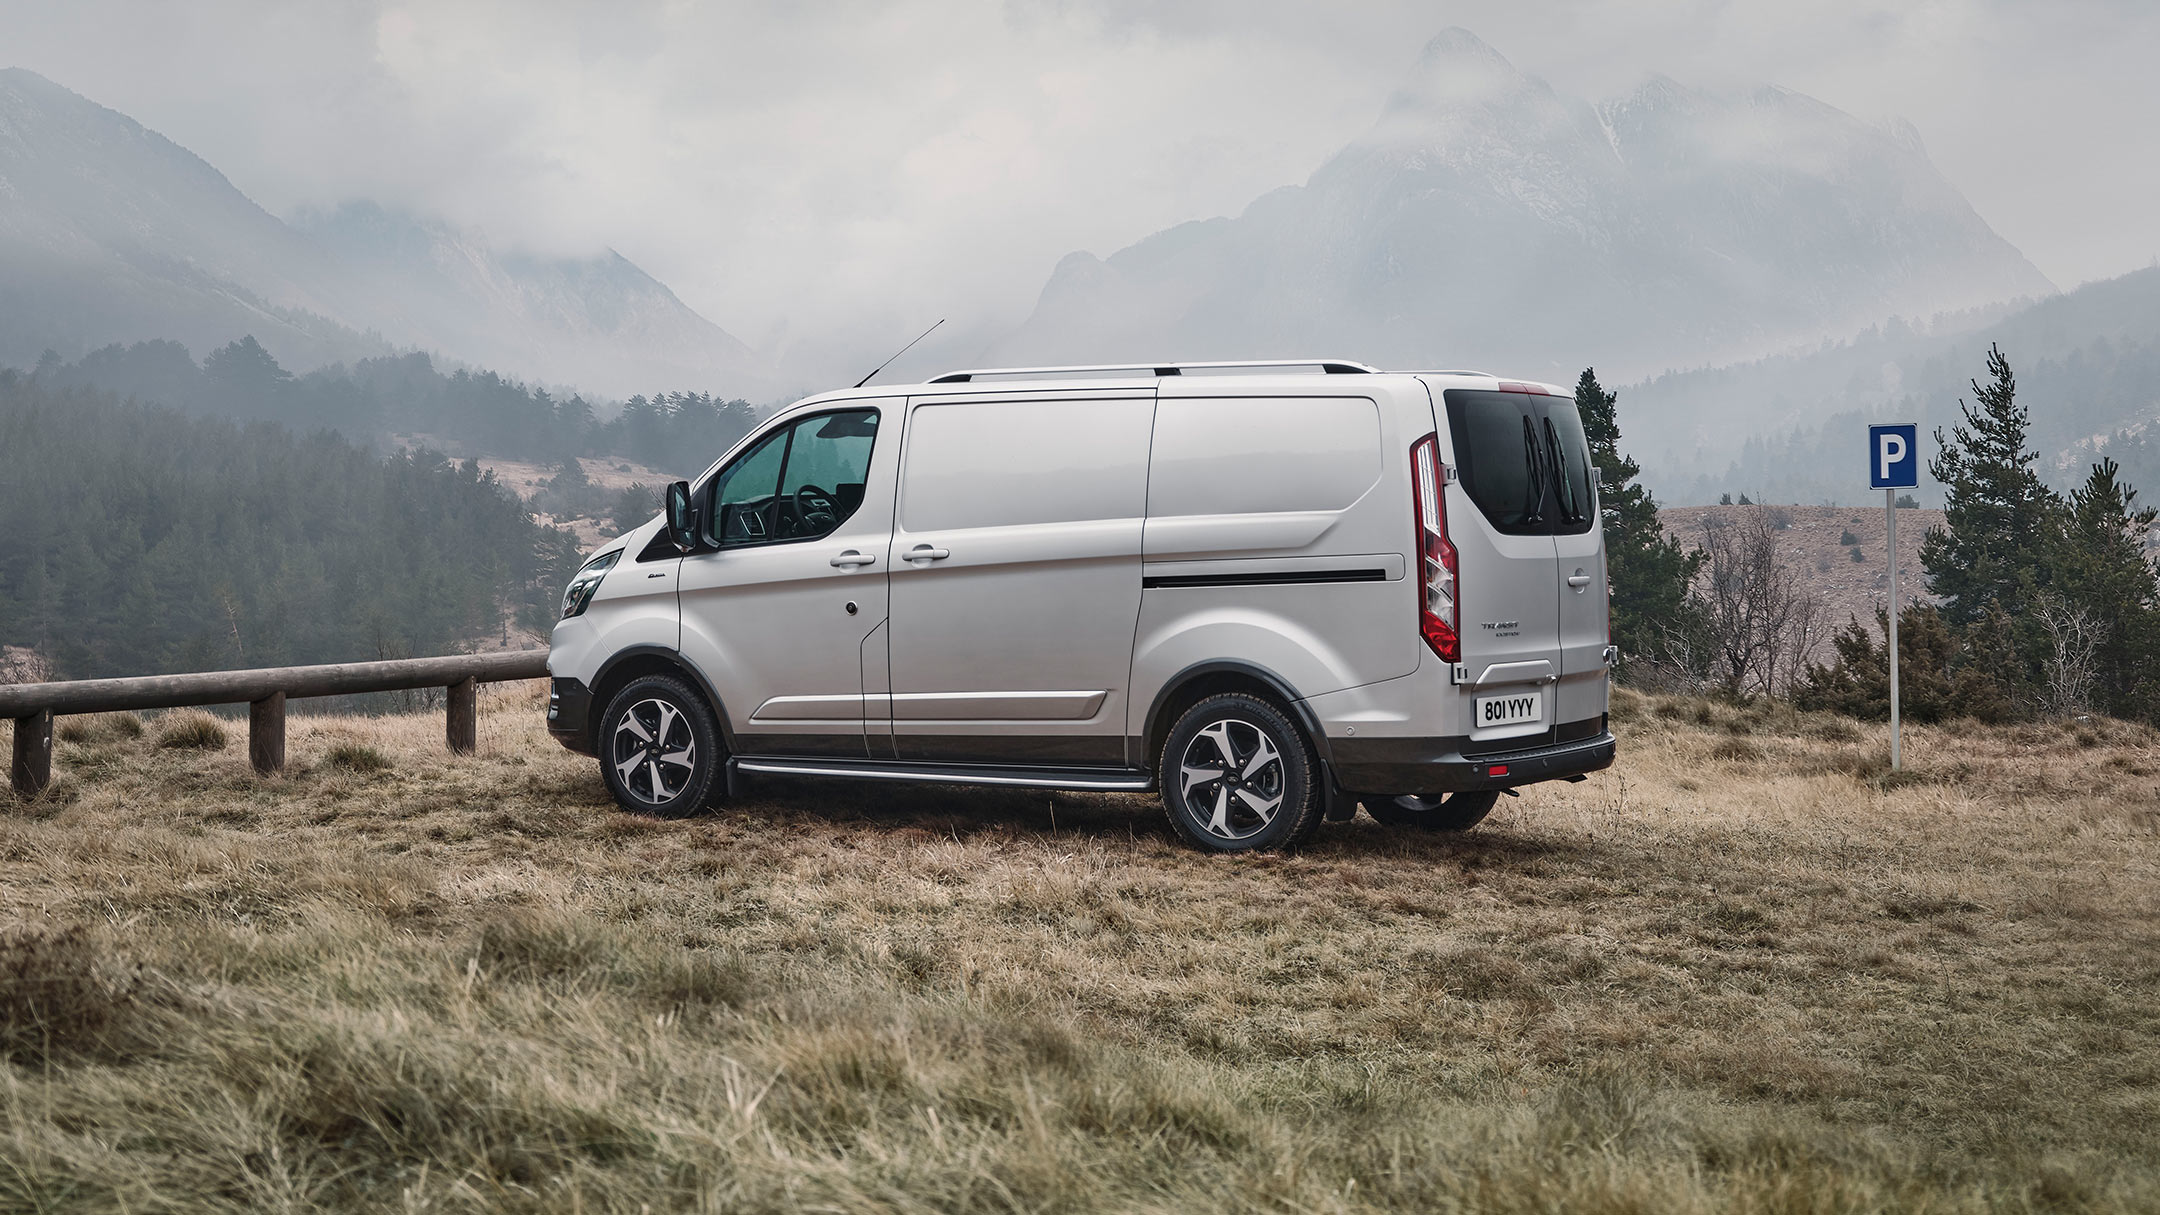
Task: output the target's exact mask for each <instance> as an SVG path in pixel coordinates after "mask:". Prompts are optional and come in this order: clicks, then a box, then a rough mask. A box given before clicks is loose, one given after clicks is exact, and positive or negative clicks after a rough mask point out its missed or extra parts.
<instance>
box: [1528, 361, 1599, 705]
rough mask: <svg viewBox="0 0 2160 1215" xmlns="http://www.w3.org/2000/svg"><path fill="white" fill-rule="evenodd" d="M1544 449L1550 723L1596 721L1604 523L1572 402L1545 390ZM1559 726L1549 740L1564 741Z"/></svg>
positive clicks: (1579, 419) (1586, 443)
mask: <svg viewBox="0 0 2160 1215" xmlns="http://www.w3.org/2000/svg"><path fill="white" fill-rule="evenodd" d="M1540 412H1542V413H1543V414H1544V415H1545V416H1544V421H1543V423H1542V429H1543V430H1544V439H1545V443H1546V456H1547V461H1548V464H1549V465H1550V467H1551V469H1552V472H1553V491H1554V499H1555V501H1554V508H1555V509H1554V519H1553V549H1554V556H1555V557H1556V558H1557V559H1558V560H1559V563H1560V568H1559V574H1560V577H1559V586H1558V594H1559V597H1560V683H1559V685H1558V687H1557V688H1556V689H1555V699H1556V700H1557V701H1558V703H1559V711H1558V714H1557V716H1555V718H1554V719H1553V720H1554V723H1555V724H1556V725H1559V726H1567V725H1571V724H1575V723H1579V722H1584V721H1602V719H1603V718H1604V716H1605V709H1606V697H1607V694H1608V691H1609V688H1610V684H1609V681H1608V680H1607V679H1606V666H1605V647H1606V645H1607V644H1609V643H1610V641H1611V638H1612V632H1611V629H1610V628H1609V627H1608V624H1607V619H1606V613H1607V612H1608V611H1609V609H1610V602H1609V596H1608V595H1607V592H1606V578H1605V529H1604V528H1603V527H1601V526H1599V519H1598V512H1599V510H1600V505H1599V503H1598V498H1597V486H1596V484H1595V482H1596V477H1594V476H1593V475H1592V474H1591V471H1590V444H1589V441H1588V440H1587V439H1586V438H1585V436H1584V434H1583V428H1582V417H1581V416H1580V414H1578V413H1577V411H1576V408H1575V402H1574V401H1572V400H1570V399H1568V398H1566V397H1545V398H1542V400H1541V402H1540ZM1580 736H1581V735H1580V733H1576V734H1573V735H1571V734H1570V733H1568V732H1566V731H1563V732H1562V733H1561V734H1560V735H1559V736H1558V737H1557V739H1556V741H1560V742H1567V741H1569V740H1570V738H1571V737H1580Z"/></svg>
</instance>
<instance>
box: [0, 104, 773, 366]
mask: <svg viewBox="0 0 2160 1215" xmlns="http://www.w3.org/2000/svg"><path fill="white" fill-rule="evenodd" d="M249 333H252V334H254V335H255V336H256V337H257V339H258V340H260V341H261V342H262V344H263V345H264V346H265V347H266V348H268V349H269V350H270V351H271V352H272V353H274V354H275V355H276V356H277V357H278V359H279V361H280V362H282V363H283V364H284V365H285V366H287V367H288V368H292V369H296V370H304V369H306V368H308V367H312V366H316V365H319V364H322V363H325V362H331V361H335V360H339V359H350V358H354V357H358V356H362V355H368V354H381V353H388V352H389V351H390V350H392V349H394V348H417V349H423V350H429V351H432V352H435V353H438V354H441V355H445V356H448V357H449V358H450V359H452V360H455V361H460V362H466V363H474V364H480V365H485V366H490V367H494V368H496V369H498V370H501V371H503V372H505V373H506V374H510V375H513V376H517V377H521V378H525V379H531V380H539V381H545V382H550V383H562V384H571V385H575V386H577V387H580V388H583V389H585V390H586V391H596V392H600V393H624V394H626V393H630V392H636V391H649V390H651V389H652V388H653V387H654V386H656V385H690V386H709V387H713V388H724V389H729V390H731V391H732V392H741V391H744V389H743V388H742V387H739V386H740V385H744V384H747V383H751V382H754V381H755V379H756V377H757V375H758V374H759V370H758V367H757V360H756V359H755V357H754V356H753V355H752V354H751V352H750V351H749V350H748V348H746V347H745V346H744V345H743V344H742V343H741V342H739V341H737V340H736V339H735V338H733V337H731V336H729V335H728V334H727V333H726V332H724V331H722V330H721V329H720V328H719V327H718V326H715V325H713V324H712V323H711V322H710V321H707V320H706V319H705V318H703V317H701V316H699V315H698V314H697V313H696V312H694V311H692V310H691V309H690V308H688V307H687V306H685V305H684V304H683V303H682V301H680V300H679V299H677V298H676V297H675V295H674V293H673V292H671V291H669V290H668V288H667V287H666V286H665V285H663V284H662V283H660V282H658V281H657V280H655V279H653V278H652V277H651V276H650V275H648V274H646V273H645V272H644V271H642V270H640V269H639V268H638V267H636V266H635V265H633V264H631V263H630V262H629V261H627V260H626V259H624V258H622V257H620V256H619V255H616V254H614V253H612V252H610V253H606V254H604V255H602V256H599V257H594V258H587V259H567V260H564V259H555V260H550V259H543V258H533V257H526V256H520V255H517V254H515V253H512V252H505V251H501V250H497V249H493V248H491V247H490V246H489V245H488V244H487V243H486V242H485V240H484V239H482V238H481V237H480V236H478V235H477V234H475V233H470V232H462V231H459V230H456V229H454V228H451V227H449V226H447V225H444V224H441V223H436V222H433V221H429V220H425V219H421V218H417V217H413V216H407V215H400V214H396V213H392V212H387V211H384V210H382V209H380V208H377V207H374V206H372V205H367V204H357V205H350V206H347V207H343V208H340V209H338V210H335V211H331V212H327V213H321V214H314V215H309V216H305V217H303V220H302V222H301V223H300V224H298V225H293V224H287V223H285V222H283V221H281V220H279V219H278V218H277V217H275V216H273V215H271V214H270V213H268V212H267V211H265V210H263V209H262V208H261V207H259V206H257V205H256V204H255V203H254V202H253V201H251V200H250V199H249V198H248V197H247V196H246V195H245V194H243V193H241V192H240V191H239V190H238V189H236V188H235V187H234V186H233V184H232V183H231V182H229V181H227V180H226V179H225V177H224V176H223V175H222V174H220V173H219V172H218V171H217V170H216V169H215V168H213V167H211V166H210V165H209V164H207V163H206V162H204V161H203V160H202V159H201V158H200V157H197V156H195V155H194V154H193V153H191V152H189V151H188V150H187V149H185V148H182V147H180V146H179V145H178V144H175V143H173V142H172V141H171V140H168V139H166V138H165V137H163V136H161V135H159V134H157V133H156V132H154V131H150V130H147V129H145V128H144V127H143V126H142V125H141V124H139V123H137V122H135V121H134V120H132V119H130V118H128V117H127V116H126V115H124V114H120V113H118V112H116V111H113V110H110V109H107V108H105V107H103V106H100V105H98V104H96V103H95V102H92V101H90V100H88V99H86V98H84V97H81V96H78V95H77V94H75V93H72V92H69V91H68V90H67V89H65V88H62V87H60V86H59V85H56V84H54V83H53V82H51V81H49V80H46V79H45V78H43V77H41V76H39V75H37V74H36V73H34V72H29V71H25V70H22V69H7V70H4V71H0V364H13V365H17V366H26V365H28V364H30V363H31V362H34V361H35V360H36V359H37V358H38V356H39V354H40V353H41V352H42V351H44V350H45V349H47V348H51V349H53V350H56V351H58V352H59V353H60V354H62V355H63V356H64V357H69V358H72V357H75V356H78V355H80V354H81V353H83V352H84V351H87V350H91V349H95V348H97V347H100V346H103V345H106V344H108V343H112V342H134V341H143V340H150V339H160V338H163V339H174V340H178V341H180V342H182V343H184V344H186V345H187V346H188V347H189V348H190V349H191V350H193V351H194V352H195V353H196V354H197V355H201V354H203V353H206V352H207V351H208V350H210V349H211V348H214V347H216V346H218V345H222V344H224V343H226V342H229V341H231V340H233V339H235V338H238V337H240V336H242V335H244V334H249Z"/></svg>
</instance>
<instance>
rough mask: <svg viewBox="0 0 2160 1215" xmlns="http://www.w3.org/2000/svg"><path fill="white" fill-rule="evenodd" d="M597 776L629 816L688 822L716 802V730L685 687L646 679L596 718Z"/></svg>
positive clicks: (662, 678)
mask: <svg viewBox="0 0 2160 1215" xmlns="http://www.w3.org/2000/svg"><path fill="white" fill-rule="evenodd" d="M599 742H600V746H599V748H598V749H599V752H600V776H601V779H603V780H605V781H606V782H607V787H608V792H609V793H612V794H614V795H615V801H616V803H617V804H619V805H620V806H622V808H623V809H625V810H628V811H630V812H631V813H633V814H650V815H653V816H655V817H658V818H685V817H687V816H689V815H692V814H696V813H697V812H698V811H700V810H703V809H704V808H705V807H706V806H707V805H708V804H710V803H711V801H712V800H713V792H714V789H715V788H716V786H717V785H718V784H719V778H720V770H721V764H722V763H723V762H725V756H723V755H722V754H721V743H720V725H719V722H718V721H716V720H715V719H714V717H713V713H712V708H711V706H709V705H707V704H706V703H705V698H704V697H703V696H700V695H698V693H697V691H696V689H694V688H692V687H691V686H690V685H689V684H688V683H686V682H684V681H683V680H680V679H677V678H675V677H674V676H672V675H646V676H643V677H641V678H638V679H633V680H631V681H630V682H629V683H628V684H626V685H624V686H623V689H622V691H620V692H617V693H615V695H614V697H613V698H612V699H611V700H609V701H608V707H607V712H606V713H604V714H603V715H602V716H601V718H600V739H599Z"/></svg>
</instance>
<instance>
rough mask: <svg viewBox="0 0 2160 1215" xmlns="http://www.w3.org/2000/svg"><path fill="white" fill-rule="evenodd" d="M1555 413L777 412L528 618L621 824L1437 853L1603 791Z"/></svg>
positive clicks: (1422, 384)
mask: <svg viewBox="0 0 2160 1215" xmlns="http://www.w3.org/2000/svg"><path fill="white" fill-rule="evenodd" d="M1596 485H1597V471H1596V470H1595V469H1593V468H1591V467H1590V464H1589V453H1588V448H1587V446H1586V444H1585V442H1584V438H1583V431H1582V424H1581V421H1580V419H1579V418H1578V417H1577V415H1576V411H1575V403H1574V400H1573V399H1572V397H1571V396H1569V395H1568V394H1566V393H1565V392H1563V391H1562V390H1560V389H1558V388H1554V387H1551V386H1548V385H1544V384H1533V383H1524V382H1519V381H1512V380H1500V379H1496V378H1494V377H1492V376H1490V375H1485V374H1482V373H1478V372H1457V371H1445V372H1415V373H1384V372H1380V371H1376V370H1375V369H1373V368H1370V367H1366V366H1363V365H1361V364H1356V363H1346V362H1337V361H1313V362H1286V363H1238V364H1220V363H1214V364H1194V363H1185V364H1175V365H1162V366H1141V367H1083V368H1029V369H1004V370H986V371H961V372H954V373H952V374H949V375H942V376H939V377H937V378H936V379H933V380H931V381H929V382H928V383H925V384H917V385H910V386H905V387H898V388H892V387H887V388H855V389H851V390H848V391H843V392H834V393H828V394H825V395H822V396H815V397H811V398H809V399H808V400H805V401H801V402H799V403H797V404H795V405H793V406H790V407H788V408H786V409H783V410H781V411H779V412H778V413H776V414H774V415H773V416H772V417H771V418H770V419H768V420H767V421H766V422H764V423H763V424H762V425H760V426H759V427H758V429H757V430H756V431H755V432H754V433H753V434H751V435H750V436H749V437H748V438H746V439H744V440H743V441H742V442H741V443H738V444H737V445H736V446H735V447H734V449H733V450H731V451H729V452H728V453H727V454H726V455H725V456H723V457H722V458H721V459H720V460H719V461H717V462H716V463H714V464H713V466H712V467H711V468H709V469H707V470H706V472H705V474H704V475H703V476H701V477H699V478H698V479H697V480H696V481H694V482H676V483H675V484H674V485H672V486H669V487H668V493H667V509H666V511H665V513H664V514H662V515H661V516H660V517H657V518H655V519H654V520H653V521H652V522H650V523H648V524H646V525H645V526H643V527H640V528H638V529H637V530H635V531H633V532H631V533H630V534H628V535H627V536H624V537H622V538H621V539H620V540H618V541H614V542H611V543H610V544H608V545H606V546H605V547H604V549H603V551H602V552H601V553H600V554H599V555H598V556H596V557H594V558H593V559H592V560H591V561H590V562H588V563H587V564H586V565H585V567H584V568H583V569H582V570H580V571H579V573H578V575H577V577H576V578H575V579H574V580H573V581H572V582H571V584H570V587H569V590H568V591H567V592H566V594H565V595H564V598H563V613H562V619H561V621H560V622H559V623H558V624H557V625H556V626H555V638H554V649H553V652H552V653H551V654H550V655H549V658H548V669H549V671H550V673H551V674H552V676H553V689H552V692H551V695H550V697H549V703H548V728H549V729H550V731H552V732H553V733H554V734H555V736H556V737H557V738H558V739H560V740H561V741H562V742H563V744H564V745H566V746H568V747H570V748H572V749H573V750H576V751H580V752H583V753H586V754H590V755H594V756H597V757H598V758H599V760H600V771H601V775H602V777H603V778H604V779H605V780H606V782H607V786H608V788H609V790H610V791H611V792H613V794H614V795H615V797H616V799H617V800H618V801H619V802H621V803H622V805H623V806H625V807H626V808H629V809H631V810H635V811H639V812H642V813H648V814H661V815H674V814H683V813H692V812H695V811H697V810H699V809H701V808H703V807H704V806H706V805H708V804H709V803H711V802H713V801H715V800H717V798H718V797H719V796H721V795H723V794H724V793H725V792H726V791H728V790H729V789H731V787H732V786H733V784H734V781H735V777H736V774H738V773H742V772H756V773H772V774H800V775H806V776H825V777H860V778H867V779H873V780H906V781H942V782H950V783H954V784H972V785H1027V786H1037V787H1043V788H1051V789H1077V790H1127V791H1132V792H1141V791H1148V790H1160V791H1161V794H1162V800H1163V803H1164V806H1165V808H1166V810H1167V812H1168V814H1169V818H1170V822H1171V824H1172V825H1173V826H1174V827H1175V828H1176V829H1177V831H1178V832H1179V833H1180V834H1181V835H1183V836H1184V837H1185V838H1186V839H1187V840H1190V841H1191V842H1193V843H1194V844H1197V845H1199V846H1201V847H1203V848H1209V849H1215V850H1221V851H1243V850H1250V849H1259V848H1277V847H1284V846H1288V845H1294V844H1296V843H1298V842H1299V841H1301V840H1303V839H1304V838H1306V837H1307V836H1308V835H1309V834H1311V832H1312V831H1313V830H1314V829H1315V828H1316V827H1317V826H1318V824H1319V823H1320V822H1321V820H1322V819H1323V818H1327V819H1338V820H1340V819H1347V818H1350V817H1351V816H1353V815H1354V814H1355V813H1356V810H1357V806H1358V805H1359V804H1360V803H1362V804H1363V805H1364V807H1365V809H1366V811H1367V812H1368V813H1370V814H1371V815H1372V816H1373V817H1374V818H1377V819H1379V820H1380V821H1382V822H1385V823H1390V824H1397V825H1406V826H1424V827H1433V828H1440V829H1452V830H1460V829H1462V828H1466V827H1470V826H1472V825H1475V824H1476V823H1477V822H1478V821H1479V820H1480V819H1482V818H1484V816H1485V814H1486V812H1487V811H1489V810H1490V809H1491V807H1492V805H1493V803H1494V801H1495V800H1496V799H1497V797H1498V796H1499V795H1500V794H1501V793H1502V792H1506V791H1509V790H1512V789H1514V788H1515V787H1517V786H1520V785H1526V784H1530V783H1532V782H1536V781H1543V780H1553V779H1560V778H1565V779H1574V780H1580V779H1582V778H1583V774H1584V773H1587V772H1592V771H1595V770H1597V769H1600V768H1604V767H1606V766H1607V765H1609V764H1611V763H1612V760H1613V748H1614V744H1613V736H1612V734H1611V733H1610V732H1609V731H1608V730H1607V728H1606V717H1605V715H1606V701H1607V686H1608V684H1607V673H1608V670H1609V668H1610V666H1611V663H1612V661H1613V659H1614V657H1615V653H1616V652H1615V650H1614V649H1613V647H1612V646H1611V645H1609V644H1608V642H1609V634H1608V629H1607V624H1606V580H1605V552H1604V542H1603V536H1602V531H1601V528H1600V526H1599V509H1598V502H1597V497H1596Z"/></svg>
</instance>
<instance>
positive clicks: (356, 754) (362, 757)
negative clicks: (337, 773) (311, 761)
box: [323, 742, 390, 774]
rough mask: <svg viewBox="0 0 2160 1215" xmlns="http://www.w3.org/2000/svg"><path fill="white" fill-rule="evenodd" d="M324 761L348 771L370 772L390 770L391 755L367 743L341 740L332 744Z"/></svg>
mask: <svg viewBox="0 0 2160 1215" xmlns="http://www.w3.org/2000/svg"><path fill="white" fill-rule="evenodd" d="M323 761H324V762H325V763H328V764H329V765H330V766H331V767H333V768H342V769H344V770H345V771H347V772H358V773H363V774H365V773H370V772H387V771H389V770H390V757H389V756H387V755H384V754H383V753H382V751H381V750H379V749H378V748H375V747H371V746H369V745H368V744H366V743H358V742H341V743H337V744H334V745H333V746H331V748H330V750H329V752H328V753H327V754H325V755H324V756H323Z"/></svg>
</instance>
